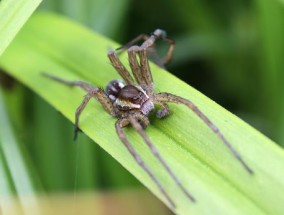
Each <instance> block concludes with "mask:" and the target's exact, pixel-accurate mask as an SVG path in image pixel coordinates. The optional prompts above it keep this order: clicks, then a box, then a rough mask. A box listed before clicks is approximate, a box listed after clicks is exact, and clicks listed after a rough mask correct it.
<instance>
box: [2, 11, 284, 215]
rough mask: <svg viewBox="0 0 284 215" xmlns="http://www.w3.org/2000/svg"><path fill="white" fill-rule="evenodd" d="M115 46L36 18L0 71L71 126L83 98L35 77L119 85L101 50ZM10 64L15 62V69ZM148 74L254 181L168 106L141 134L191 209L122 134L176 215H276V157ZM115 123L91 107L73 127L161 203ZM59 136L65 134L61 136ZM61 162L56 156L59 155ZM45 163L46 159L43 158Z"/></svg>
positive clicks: (258, 140) (243, 127)
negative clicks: (188, 193) (174, 207)
mask: <svg viewBox="0 0 284 215" xmlns="http://www.w3.org/2000/svg"><path fill="white" fill-rule="evenodd" d="M40 26H45V27H44V28H40ZM58 29H60V31H58ZM30 35H33V37H32V38H31V37H30ZM117 46H118V45H117V44H115V43H113V42H112V41H110V40H107V39H105V38H104V37H102V36H100V35H98V34H94V33H92V32H90V31H88V30H86V29H85V28H83V27H81V26H78V25H76V24H74V23H72V22H70V21H68V20H66V19H63V18H61V17H58V16H55V15H50V14H38V15H36V16H34V17H33V18H32V19H31V20H30V21H29V22H28V23H27V25H26V26H25V28H24V29H23V30H22V31H21V32H20V34H19V35H18V36H17V38H16V39H15V40H14V41H13V44H11V46H10V47H9V49H8V50H7V51H6V52H5V54H4V55H3V57H2V58H1V59H0V65H1V66H2V67H3V68H4V70H5V71H7V72H9V74H11V75H12V76H13V77H15V78H16V79H17V80H19V81H20V82H21V83H23V84H25V85H26V86H28V87H29V88H31V89H32V90H34V91H35V92H36V93H38V94H39V95H40V96H41V97H43V98H44V99H45V100H47V101H48V102H49V103H50V104H51V105H52V106H53V107H55V108H56V109H57V110H58V111H60V112H61V113H62V114H63V115H64V116H66V117H67V118H68V119H69V120H71V121H74V110H75V109H76V107H77V106H78V104H80V102H81V100H82V96H83V95H84V93H83V92H82V91H81V90H80V89H76V88H69V87H66V86H64V85H61V84H59V83H56V82H53V81H51V80H48V79H46V78H44V77H43V76H41V74H40V73H41V72H42V71H48V72H50V73H52V74H56V75H57V76H60V77H62V78H65V79H68V80H85V81H88V82H90V83H92V84H93V85H96V86H105V85H106V83H107V82H108V81H109V80H111V79H115V78H117V77H118V75H117V74H116V72H115V71H114V70H113V69H112V67H111V66H110V65H109V63H108V61H107V58H106V50H107V48H108V47H117ZM15 58H16V59H18V60H17V63H16V64H15V63H14V59H15ZM122 59H123V61H124V62H126V57H125V56H122ZM151 67H152V70H153V76H154V79H155V81H156V86H157V89H158V90H159V91H168V92H172V93H175V94H178V95H180V96H184V97H186V98H188V99H190V100H192V101H193V102H194V103H195V104H197V105H198V106H199V107H200V108H201V110H202V111H203V112H204V113H205V114H206V115H207V116H208V117H209V118H210V119H212V121H213V122H214V123H216V125H218V127H219V128H220V129H221V131H222V132H223V133H224V134H225V136H226V137H227V138H228V139H229V140H230V142H231V143H232V144H233V145H234V147H235V148H236V149H237V150H238V151H239V152H240V154H241V155H243V157H244V159H245V160H246V162H247V163H248V164H249V165H250V166H251V167H252V169H253V170H254V171H255V175H253V176H251V175H249V174H248V173H247V172H246V171H245V170H244V169H243V168H242V166H241V165H240V164H239V163H238V161H237V160H236V159H235V158H234V157H233V156H232V155H231V154H230V153H229V151H228V149H227V148H226V147H225V146H224V145H223V144H222V143H221V141H220V140H219V139H218V138H217V137H216V136H215V135H214V134H213V133H212V132H211V131H210V129H209V128H208V127H207V126H205V125H204V124H203V122H202V121H201V120H200V119H199V118H197V117H196V115H194V114H193V113H192V112H191V111H189V110H188V109H187V108H185V107H181V106H177V105H171V109H172V115H171V116H169V117H168V118H167V119H164V120H157V119H152V125H151V126H150V127H149V128H147V130H146V131H147V134H148V135H149V137H150V138H151V140H152V141H153V142H154V143H155V145H156V146H157V148H158V149H159V151H160V152H161V154H162V155H163V156H164V157H165V158H166V160H167V161H168V163H169V165H170V166H171V167H172V168H173V169H174V171H175V173H176V174H177V175H178V177H179V178H180V179H181V180H182V182H183V184H184V185H185V186H186V187H187V189H188V190H190V191H191V192H192V193H193V194H194V196H195V197H196V199H197V203H196V204H192V203H190V202H189V200H188V199H186V198H185V196H184V195H183V194H182V192H180V191H179V190H178V189H177V187H176V185H175V184H174V183H173V182H172V180H171V179H170V178H169V176H168V175H167V174H166V173H165V171H164V170H163V169H162V168H161V167H160V164H159V163H158V162H157V160H156V159H155V158H154V157H153V156H152V155H151V154H150V153H149V151H148V148H147V147H146V146H145V144H143V142H142V141H141V139H140V138H139V137H138V135H136V134H135V132H134V131H133V129H130V128H127V129H126V132H127V135H128V136H129V139H130V140H131V142H132V143H134V144H133V145H134V146H135V148H136V149H137V150H138V151H139V153H140V154H141V155H142V157H143V158H145V160H146V161H147V164H148V165H149V166H150V167H151V169H152V170H153V171H154V172H155V174H156V175H157V177H158V178H159V180H160V181H161V183H162V184H163V185H164V186H165V187H166V189H167V191H168V192H169V193H170V196H171V197H172V198H173V199H174V200H175V202H176V203H177V205H178V209H177V213H179V214H186V213H188V212H189V211H190V212H191V213H192V214H205V213H207V214H210V213H211V214H282V213H283V207H282V202H283V201H284V199H283V195H282V194H283V189H284V184H283V180H282V179H283V177H284V171H283V168H284V166H283V165H284V153H283V151H282V150H281V149H280V148H279V147H278V146H276V145H275V144H274V143H273V142H272V141H270V140H269V139H267V138H266V137H264V136H263V135H262V134H260V133H259V132H257V131H256V130H254V129H253V128H251V127H250V126H248V125H247V124H246V123H244V122H243V121H241V120H240V119H239V118H237V117H236V116H234V115H232V114H231V113H229V112H227V111H226V110H224V109H223V108H221V107H220V106H218V105H217V104H216V103H214V102H212V101H211V100H210V99H208V98H206V97H205V96H204V95H202V94H200V93H199V92H198V91H196V90H194V89H193V88H191V87H189V86H188V85H186V84H185V83H184V82H182V81H180V80H178V79H177V78H175V77H174V76H172V75H170V74H169V73H168V72H165V71H163V70H161V69H160V68H157V67H156V66H154V65H151ZM169 83H170V84H169ZM173 86H174V88H173ZM44 114H45V112H41V113H39V115H38V118H39V120H40V117H42V116H43V115H44ZM50 120H51V119H50ZM114 122H115V119H113V118H111V117H110V116H108V115H107V114H106V113H105V112H104V111H103V109H102V108H101V106H100V105H99V104H98V103H97V102H93V103H91V104H89V106H88V107H87V109H86V110H85V111H84V112H83V114H82V117H81V121H80V127H81V129H82V130H83V131H84V133H86V134H87V135H88V136H89V137H90V138H92V139H93V140H94V141H96V142H97V143H98V144H99V145H100V146H101V147H102V148H103V149H105V150H106V151H107V152H108V153H110V154H111V155H112V156H113V157H114V158H115V159H117V160H118V161H119V162H120V163H121V164H122V165H123V166H124V167H125V168H126V169H128V170H129V171H130V172H132V173H133V174H134V175H135V176H136V177H137V178H138V179H139V180H140V181H142V182H143V183H144V184H145V185H146V186H147V187H148V188H149V189H151V190H152V191H153V192H154V193H155V194H156V195H157V196H159V197H160V198H161V199H163V196H162V195H161V194H160V192H159V191H158V190H157V188H156V186H155V185H154V184H153V183H152V182H151V180H150V179H149V178H148V176H147V175H146V174H145V173H144V172H143V171H142V170H141V168H139V166H138V165H137V164H136V163H135V162H134V161H133V159H132V157H131V156H130V155H129V154H128V152H127V150H126V149H125V148H124V147H123V145H122V144H121V142H120V141H119V139H118V137H117V136H116V133H115V129H114V126H113V125H114ZM42 123H43V122H42ZM47 124H49V122H47ZM46 129H48V130H49V128H46ZM51 129H52V128H51ZM56 130H57V132H56ZM53 132H55V134H54V133H53ZM58 132H60V127H57V128H54V130H52V133H50V134H49V136H48V137H46V138H48V139H47V141H48V142H50V143H51V144H52V141H55V140H54V139H52V138H53V137H52V136H53V135H57V136H58V138H61V137H60V134H57V133H58ZM39 134H40V132H39ZM65 135H66V133H64V135H63V136H65ZM70 135H71V134H70ZM63 138H64V137H63ZM58 144H59V143H58ZM46 150H48V149H46ZM65 154H66V153H65V151H64V149H62V151H61V152H60V155H62V156H63V155H65ZM47 155H49V156H51V155H50V154H49V153H48V154H47ZM62 156H61V158H62ZM62 162H64V161H62ZM59 165H61V164H60V163H59ZM46 168H48V166H47V167H46ZM165 203H167V202H165Z"/></svg>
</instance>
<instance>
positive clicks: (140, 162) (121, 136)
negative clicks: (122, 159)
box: [115, 118, 176, 208]
mask: <svg viewBox="0 0 284 215" xmlns="http://www.w3.org/2000/svg"><path fill="white" fill-rule="evenodd" d="M129 123H130V122H129V119H128V118H121V119H118V120H117V122H116V123H115V128H116V132H117V135H118V137H119V139H120V140H121V141H122V143H123V144H124V146H125V147H126V148H127V150H128V151H129V153H130V154H131V155H132V157H133V158H134V159H135V161H136V162H137V164H138V165H139V166H140V167H141V168H142V169H143V170H144V171H145V172H146V173H147V174H148V176H149V177H150V178H151V180H152V181H153V182H154V183H155V184H156V185H157V187H158V188H159V190H160V192H161V193H162V194H163V195H164V197H165V198H166V199H167V201H168V202H169V203H170V205H171V207H173V208H176V205H175V203H174V202H173V200H172V199H171V198H170V196H169V195H168V193H167V192H166V190H165V189H164V187H163V186H162V185H161V183H160V182H159V180H158V179H157V178H156V177H155V176H154V174H153V173H152V171H151V170H150V169H149V167H148V166H147V165H146V164H145V163H144V161H143V160H142V158H141V157H140V155H139V154H138V153H137V152H136V150H135V149H134V148H133V147H132V145H131V144H130V142H129V141H128V139H127V138H126V136H125V134H124V132H123V129H122V128H123V127H125V126H126V125H128V124H129Z"/></svg>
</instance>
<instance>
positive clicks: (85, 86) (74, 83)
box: [42, 72, 93, 92]
mask: <svg viewBox="0 0 284 215" xmlns="http://www.w3.org/2000/svg"><path fill="white" fill-rule="evenodd" d="M42 75H43V76H45V77H47V78H49V79H51V80H54V81H57V82H59V83H62V84H65V85H68V86H78V87H81V88H82V89H83V90H85V91H87V92H88V91H89V90H90V89H92V88H93V87H92V86H91V85H90V84H88V83H86V82H83V81H66V80H64V79H61V78H59V77H56V76H53V75H51V74H48V73H45V72H43V73H42Z"/></svg>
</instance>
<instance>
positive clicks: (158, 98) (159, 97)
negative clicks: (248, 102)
mask: <svg viewBox="0 0 284 215" xmlns="http://www.w3.org/2000/svg"><path fill="white" fill-rule="evenodd" d="M161 102H164V103H166V102H173V103H178V104H184V105H186V106H187V107H188V108H189V109H191V110H192V111H193V112H194V113H195V114H196V115H197V116H198V117H199V118H200V119H202V121H203V122H204V123H205V124H206V125H207V126H208V127H209V128H210V129H211V130H212V131H213V132H214V133H215V134H216V135H217V136H218V137H219V139H220V140H222V142H223V143H224V144H225V145H226V146H227V148H228V149H229V150H230V151H231V153H232V154H233V155H234V156H235V158H236V159H237V160H238V161H239V162H240V163H241V164H242V166H243V167H244V168H245V169H246V171H247V172H248V173H249V174H253V170H252V169H251V168H250V167H249V166H248V165H247V164H246V162H245V161H244V160H243V158H242V157H241V156H240V154H239V153H238V152H237V151H236V150H235V149H234V148H233V146H232V145H231V144H230V143H229V141H228V140H227V139H226V138H225V137H224V135H223V134H222V132H221V131H220V130H219V128H218V127H217V126H216V125H215V124H214V123H213V122H212V121H211V120H210V119H209V118H208V117H207V116H205V114H204V113H202V112H201V111H200V110H199V108H198V107H197V106H196V105H195V104H193V103H192V102H191V101H189V100H187V99H184V98H182V97H179V96H176V95H173V94H170V93H158V94H155V97H154V103H161Z"/></svg>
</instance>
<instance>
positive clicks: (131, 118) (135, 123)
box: [128, 114, 196, 202]
mask: <svg viewBox="0 0 284 215" xmlns="http://www.w3.org/2000/svg"><path fill="white" fill-rule="evenodd" d="M134 117H135V118H134ZM128 118H129V121H130V123H131V125H132V126H133V128H134V129H135V130H136V131H137V132H138V133H139V135H140V136H141V137H142V138H143V140H144V142H145V143H146V144H147V146H148V147H149V148H150V150H151V152H152V154H153V155H154V156H155V157H156V158H157V159H158V160H159V161H160V163H161V164H162V165H163V167H164V168H165V170H166V171H167V172H168V174H169V175H170V176H171V178H172V179H173V180H174V182H175V183H176V184H177V186H178V187H179V188H180V189H181V190H182V191H183V193H184V194H185V195H186V196H187V198H189V199H190V200H191V201H192V202H195V201H196V200H195V198H194V197H193V196H192V195H191V194H190V193H189V192H188V191H187V190H186V189H185V187H184V186H183V185H182V183H181V182H180V180H179V179H178V178H177V176H176V175H175V174H174V173H173V171H172V169H171V168H170V167H169V166H168V164H167V163H166V162H165V160H164V159H163V158H162V157H161V155H160V153H159V151H158V149H157V148H156V147H155V145H154V144H153V143H152V142H151V140H150V139H149V137H148V136H147V135H146V133H145V132H144V130H143V128H142V126H141V125H140V123H139V122H138V121H137V120H143V118H147V117H146V116H144V115H143V114H139V115H138V114H136V115H134V116H132V115H129V117H128Z"/></svg>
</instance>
